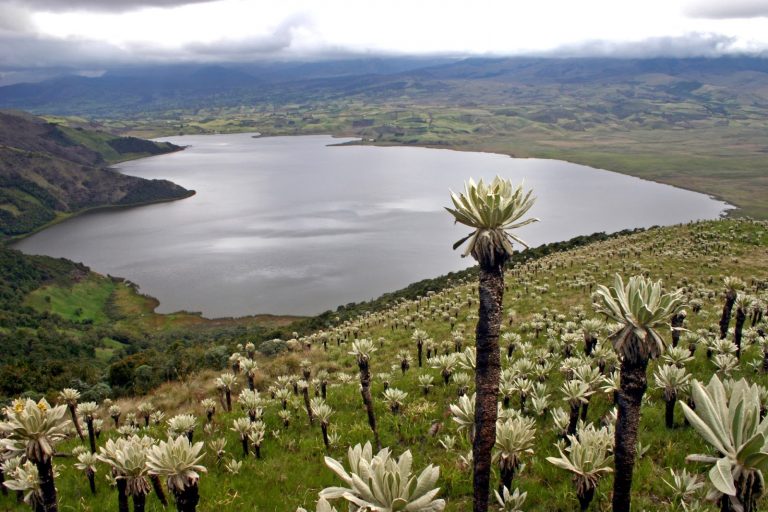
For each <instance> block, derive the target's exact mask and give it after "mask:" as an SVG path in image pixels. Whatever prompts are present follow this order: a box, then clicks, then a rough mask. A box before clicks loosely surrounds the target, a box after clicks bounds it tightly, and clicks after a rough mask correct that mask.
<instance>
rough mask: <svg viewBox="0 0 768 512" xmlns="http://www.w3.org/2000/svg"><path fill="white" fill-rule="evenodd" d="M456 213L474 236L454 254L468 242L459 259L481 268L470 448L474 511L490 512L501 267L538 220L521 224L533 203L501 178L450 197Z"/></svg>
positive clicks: (457, 219)
mask: <svg viewBox="0 0 768 512" xmlns="http://www.w3.org/2000/svg"><path fill="white" fill-rule="evenodd" d="M451 200H452V202H453V205H454V207H455V208H446V210H448V212H449V213H450V214H451V215H453V217H454V219H455V221H456V222H458V223H461V224H464V225H466V226H469V227H471V228H473V230H474V231H473V232H472V233H470V234H469V235H468V236H466V237H464V238H462V239H461V240H459V241H458V242H456V243H455V244H454V245H453V247H454V249H455V248H457V247H459V246H460V245H462V244H463V243H464V242H467V249H466V251H465V252H464V254H463V256H467V255H472V257H473V258H474V259H475V260H477V262H478V263H479V265H480V287H479V295H480V305H479V311H478V321H477V327H476V330H475V334H476V341H475V343H476V347H477V361H476V372H475V390H476V393H477V402H476V406H475V427H476V433H477V435H476V436H475V440H474V443H473V447H472V450H473V454H474V456H473V466H474V467H473V489H474V511H475V512H485V511H487V510H488V498H489V491H490V475H491V464H492V461H491V451H492V449H493V445H494V443H495V440H496V418H497V408H496V397H497V395H498V392H499V373H500V371H501V358H500V354H499V329H500V326H501V316H502V309H501V308H502V299H503V296H504V265H505V264H506V262H507V261H508V260H509V258H510V257H511V256H512V254H513V252H514V249H513V247H512V242H513V241H515V242H518V243H520V244H521V245H523V246H525V247H527V244H525V242H523V241H522V240H520V239H519V238H518V237H517V236H515V235H514V234H512V233H510V232H509V231H510V230H512V229H515V228H518V227H522V226H525V225H526V224H530V223H532V222H536V221H537V220H538V219H534V218H531V219H527V220H524V221H520V219H521V218H522V217H523V216H524V215H525V214H526V213H527V212H528V210H530V209H531V207H532V206H533V203H534V201H535V198H533V197H531V191H528V192H527V193H524V192H523V188H522V185H518V186H517V187H513V186H512V183H511V181H509V180H504V179H502V178H500V177H498V176H497V177H496V178H494V180H493V181H492V182H490V183H489V184H486V183H484V182H483V180H480V181H479V182H478V183H475V182H474V181H473V180H472V179H470V180H469V182H468V183H467V184H466V186H465V192H464V193H462V194H460V195H456V194H454V193H451Z"/></svg>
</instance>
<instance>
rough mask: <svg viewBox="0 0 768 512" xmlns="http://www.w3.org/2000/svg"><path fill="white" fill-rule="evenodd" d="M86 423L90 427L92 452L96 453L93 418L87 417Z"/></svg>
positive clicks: (89, 436) (89, 440) (89, 441)
mask: <svg viewBox="0 0 768 512" xmlns="http://www.w3.org/2000/svg"><path fill="white" fill-rule="evenodd" d="M85 424H86V426H87V427H88V444H90V446H91V453H96V433H95V432H94V431H93V418H86V419H85Z"/></svg>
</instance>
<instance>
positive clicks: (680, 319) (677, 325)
mask: <svg viewBox="0 0 768 512" xmlns="http://www.w3.org/2000/svg"><path fill="white" fill-rule="evenodd" d="M684 322H685V315H684V314H683V313H682V312H680V313H677V314H674V315H672V320H671V322H670V323H671V324H672V346H673V347H676V346H677V344H678V343H680V330H681V329H682V328H683V323H684Z"/></svg>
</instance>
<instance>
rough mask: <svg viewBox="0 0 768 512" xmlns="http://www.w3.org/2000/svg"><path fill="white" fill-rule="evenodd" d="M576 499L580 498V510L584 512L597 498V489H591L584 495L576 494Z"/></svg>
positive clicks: (585, 491) (586, 490)
mask: <svg viewBox="0 0 768 512" xmlns="http://www.w3.org/2000/svg"><path fill="white" fill-rule="evenodd" d="M576 497H577V498H579V509H580V510H581V512H584V511H585V510H587V509H588V508H589V504H590V503H592V498H594V497H595V488H594V487H589V488H587V489H585V490H584V492H583V493H576Z"/></svg>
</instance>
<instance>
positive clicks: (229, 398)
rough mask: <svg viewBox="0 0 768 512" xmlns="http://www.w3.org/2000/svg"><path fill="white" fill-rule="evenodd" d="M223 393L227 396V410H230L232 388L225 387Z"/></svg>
mask: <svg viewBox="0 0 768 512" xmlns="http://www.w3.org/2000/svg"><path fill="white" fill-rule="evenodd" d="M224 395H225V396H226V397H227V412H232V390H230V389H227V390H226V391H224Z"/></svg>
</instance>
